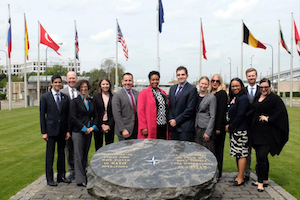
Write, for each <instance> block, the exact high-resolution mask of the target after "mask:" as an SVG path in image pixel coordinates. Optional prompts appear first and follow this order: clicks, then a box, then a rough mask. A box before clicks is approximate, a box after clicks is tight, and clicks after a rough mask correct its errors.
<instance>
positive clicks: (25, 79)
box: [24, 13, 27, 108]
mask: <svg viewBox="0 0 300 200" xmlns="http://www.w3.org/2000/svg"><path fill="white" fill-rule="evenodd" d="M24 27H25V29H24V98H25V108H27V72H26V70H27V69H26V68H27V66H26V27H27V26H26V16H25V13H24Z"/></svg>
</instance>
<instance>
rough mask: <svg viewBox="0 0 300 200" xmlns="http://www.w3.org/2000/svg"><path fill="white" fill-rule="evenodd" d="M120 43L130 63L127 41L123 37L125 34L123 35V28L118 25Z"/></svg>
mask: <svg viewBox="0 0 300 200" xmlns="http://www.w3.org/2000/svg"><path fill="white" fill-rule="evenodd" d="M118 42H120V43H121V44H122V47H123V51H124V56H125V57H126V61H128V48H127V45H126V43H125V39H124V37H123V34H122V31H121V28H120V26H119V23H118Z"/></svg>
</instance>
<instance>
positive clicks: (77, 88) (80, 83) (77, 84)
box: [75, 79, 91, 91]
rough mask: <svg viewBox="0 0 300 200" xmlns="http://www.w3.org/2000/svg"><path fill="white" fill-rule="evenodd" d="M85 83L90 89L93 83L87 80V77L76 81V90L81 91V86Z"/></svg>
mask: <svg viewBox="0 0 300 200" xmlns="http://www.w3.org/2000/svg"><path fill="white" fill-rule="evenodd" d="M84 83H86V84H87V86H88V90H89V89H90V88H91V84H90V82H89V81H88V80H86V79H81V80H79V81H78V82H77V83H76V86H75V88H76V90H78V91H80V87H81V85H82V84H84Z"/></svg>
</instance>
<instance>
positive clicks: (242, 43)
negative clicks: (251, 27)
mask: <svg viewBox="0 0 300 200" xmlns="http://www.w3.org/2000/svg"><path fill="white" fill-rule="evenodd" d="M243 42H244V22H243V20H242V41H241V80H242V81H243ZM229 89H230V88H229Z"/></svg>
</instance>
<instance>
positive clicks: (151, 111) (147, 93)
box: [137, 86, 170, 140]
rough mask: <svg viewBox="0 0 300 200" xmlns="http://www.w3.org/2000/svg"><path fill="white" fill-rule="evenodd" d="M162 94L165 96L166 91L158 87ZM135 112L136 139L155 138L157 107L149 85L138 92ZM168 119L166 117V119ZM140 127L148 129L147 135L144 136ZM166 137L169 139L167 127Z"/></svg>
mask: <svg viewBox="0 0 300 200" xmlns="http://www.w3.org/2000/svg"><path fill="white" fill-rule="evenodd" d="M159 90H160V91H161V92H162V93H163V94H164V95H166V96H167V94H166V92H165V91H163V90H161V89H159ZM137 114H138V119H139V120H138V122H139V126H138V127H139V130H138V139H156V136H157V122H156V118H157V108H156V100H155V98H154V97H153V92H152V89H151V86H149V87H148V88H147V89H144V90H142V91H141V92H140V93H139V98H138V101H137ZM167 120H168V119H167ZM142 129H148V136H147V137H145V136H144V135H143V134H142ZM166 134H167V137H166V138H167V139H168V140H170V134H169V131H168V129H167V132H166Z"/></svg>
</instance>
